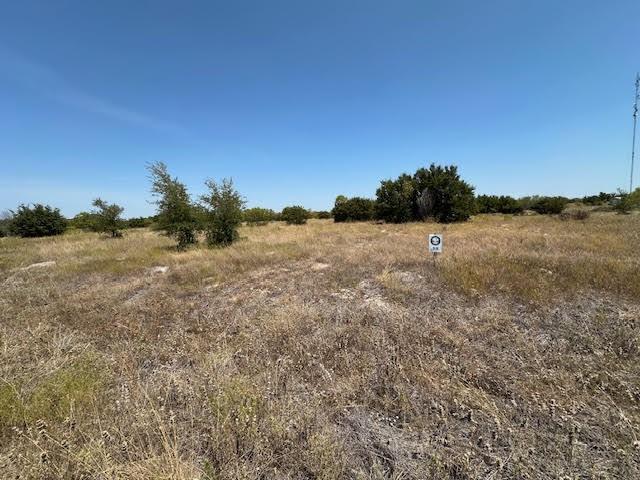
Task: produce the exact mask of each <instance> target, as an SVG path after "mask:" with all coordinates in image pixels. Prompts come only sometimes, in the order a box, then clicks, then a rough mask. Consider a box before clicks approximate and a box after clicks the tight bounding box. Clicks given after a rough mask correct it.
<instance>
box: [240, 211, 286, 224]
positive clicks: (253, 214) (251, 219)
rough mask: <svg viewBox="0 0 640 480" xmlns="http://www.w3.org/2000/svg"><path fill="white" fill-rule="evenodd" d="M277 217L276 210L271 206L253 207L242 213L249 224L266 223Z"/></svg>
mask: <svg viewBox="0 0 640 480" xmlns="http://www.w3.org/2000/svg"><path fill="white" fill-rule="evenodd" d="M276 218H277V216H276V212H274V211H273V210H271V209H269V208H260V207H253V208H248V209H246V210H245V211H244V212H243V213H242V219H243V220H244V221H245V222H247V223H248V224H249V225H266V224H267V223H268V222H271V221H273V220H275V219H276Z"/></svg>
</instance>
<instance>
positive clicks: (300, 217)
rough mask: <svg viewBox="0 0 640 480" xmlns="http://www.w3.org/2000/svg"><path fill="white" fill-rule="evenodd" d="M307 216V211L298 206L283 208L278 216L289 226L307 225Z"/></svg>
mask: <svg viewBox="0 0 640 480" xmlns="http://www.w3.org/2000/svg"><path fill="white" fill-rule="evenodd" d="M309 216H310V215H309V211H308V210H307V209H306V208H304V207H301V206H299V205H294V206H292V207H285V208H283V209H282V213H281V214H280V218H281V219H282V220H284V221H285V222H287V224H289V225H303V224H305V223H307V219H308V218H309Z"/></svg>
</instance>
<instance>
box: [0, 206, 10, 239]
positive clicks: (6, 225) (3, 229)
mask: <svg viewBox="0 0 640 480" xmlns="http://www.w3.org/2000/svg"><path fill="white" fill-rule="evenodd" d="M10 227H11V213H10V212H2V213H1V214H0V238H2V237H8V236H9V233H10Z"/></svg>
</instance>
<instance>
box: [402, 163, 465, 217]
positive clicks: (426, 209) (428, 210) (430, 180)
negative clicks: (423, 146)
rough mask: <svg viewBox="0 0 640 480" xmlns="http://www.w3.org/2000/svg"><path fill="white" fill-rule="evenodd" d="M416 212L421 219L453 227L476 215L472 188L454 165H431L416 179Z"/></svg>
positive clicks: (418, 174)
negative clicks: (433, 220)
mask: <svg viewBox="0 0 640 480" xmlns="http://www.w3.org/2000/svg"><path fill="white" fill-rule="evenodd" d="M413 182H414V185H415V187H414V188H415V195H416V200H415V206H414V212H415V216H416V218H418V219H424V218H433V219H435V220H436V221H438V222H442V223H450V222H460V221H464V220H468V219H469V217H470V216H471V214H472V213H473V211H474V208H475V203H474V195H473V187H472V186H471V185H469V184H468V183H467V182H465V181H464V180H462V178H460V175H459V174H458V167H456V166H455V165H451V166H446V167H442V166H440V165H434V164H432V165H431V166H430V167H429V168H428V169H427V168H421V169H419V170H418V171H417V172H416V173H415V175H414V176H413Z"/></svg>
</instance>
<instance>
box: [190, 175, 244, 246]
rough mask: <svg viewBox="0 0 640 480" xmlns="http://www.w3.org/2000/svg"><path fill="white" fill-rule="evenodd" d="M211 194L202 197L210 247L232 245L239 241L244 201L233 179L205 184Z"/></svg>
mask: <svg viewBox="0 0 640 480" xmlns="http://www.w3.org/2000/svg"><path fill="white" fill-rule="evenodd" d="M205 184H206V185H207V187H208V188H209V193H208V194H207V195H203V196H202V197H200V199H201V202H202V206H203V207H204V209H205V211H206V213H205V215H206V216H205V231H206V233H207V243H208V244H209V245H210V246H227V245H231V244H232V243H233V242H234V241H236V240H237V239H238V226H239V225H240V223H241V222H242V207H243V206H244V200H243V199H242V197H241V196H240V194H239V193H238V192H237V191H236V190H235V189H234V188H233V181H232V180H231V179H223V180H222V183H221V184H217V183H216V182H215V181H213V180H207V181H206V182H205Z"/></svg>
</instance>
